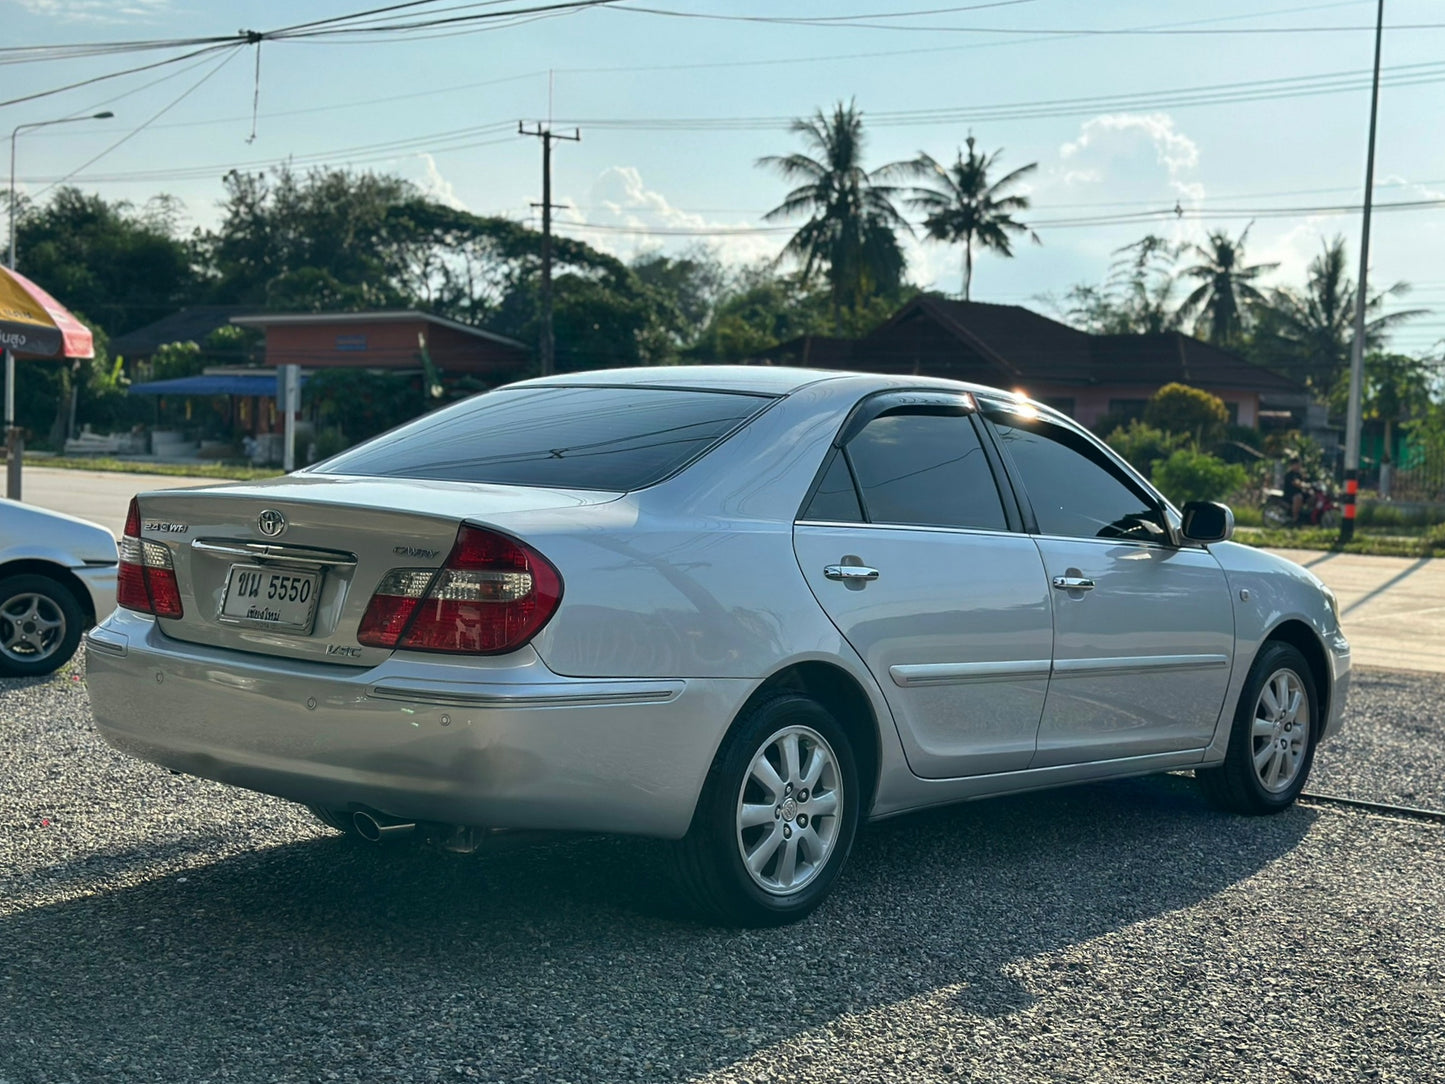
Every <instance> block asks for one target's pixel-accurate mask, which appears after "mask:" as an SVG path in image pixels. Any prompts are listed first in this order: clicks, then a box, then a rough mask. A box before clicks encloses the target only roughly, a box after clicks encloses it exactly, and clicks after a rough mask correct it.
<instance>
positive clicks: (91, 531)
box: [0, 499, 116, 677]
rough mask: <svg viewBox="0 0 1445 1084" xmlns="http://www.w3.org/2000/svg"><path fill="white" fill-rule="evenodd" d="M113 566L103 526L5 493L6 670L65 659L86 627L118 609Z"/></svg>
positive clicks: (38, 670)
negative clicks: (15, 498) (24, 501)
mask: <svg viewBox="0 0 1445 1084" xmlns="http://www.w3.org/2000/svg"><path fill="white" fill-rule="evenodd" d="M115 572H116V547H115V539H114V538H113V537H112V536H111V533H110V532H109V531H107V530H106V529H105V528H104V527H101V526H100V525H99V524H95V523H89V522H87V521H85V520H83V519H76V518H75V517H73V516H66V515H62V514H61V513H59V512H49V511H46V510H45V509H43V508H35V507H33V506H31V505H28V504H21V503H20V502H18V501H11V500H3V499H0V676H9V677H34V676H36V675H39V674H48V673H51V672H52V671H54V670H57V669H59V668H60V667H61V666H63V665H65V663H66V662H67V661H69V659H70V657H71V656H72V655H74V654H75V649H76V648H77V647H78V646H80V634H81V632H82V631H83V630H84V629H85V627H86V626H88V625H93V624H95V622H96V619H97V618H103V617H105V616H106V615H107V614H108V613H110V611H111V610H112V609H114V607H115Z"/></svg>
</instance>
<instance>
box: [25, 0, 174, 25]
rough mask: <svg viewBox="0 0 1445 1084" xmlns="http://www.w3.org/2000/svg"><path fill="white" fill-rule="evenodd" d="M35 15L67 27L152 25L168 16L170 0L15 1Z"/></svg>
mask: <svg viewBox="0 0 1445 1084" xmlns="http://www.w3.org/2000/svg"><path fill="white" fill-rule="evenodd" d="M15 2H16V3H18V4H19V5H20V6H21V7H23V8H24V9H25V10H26V11H28V12H30V13H31V14H32V15H43V16H47V17H49V18H52V19H58V20H60V21H61V22H66V23H81V22H85V23H128V22H136V21H142V22H144V21H149V20H153V19H155V17H156V16H158V15H160V14H162V13H163V12H165V11H166V10H167V9H168V8H169V7H170V6H171V5H170V0H124V2H121V3H117V2H116V0H15Z"/></svg>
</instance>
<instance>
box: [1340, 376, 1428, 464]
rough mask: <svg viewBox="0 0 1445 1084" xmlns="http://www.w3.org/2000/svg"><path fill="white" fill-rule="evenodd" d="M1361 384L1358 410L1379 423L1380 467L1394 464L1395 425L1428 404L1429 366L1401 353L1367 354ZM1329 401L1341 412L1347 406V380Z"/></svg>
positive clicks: (1415, 415) (1417, 414) (1405, 420)
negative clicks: (1381, 438)
mask: <svg viewBox="0 0 1445 1084" xmlns="http://www.w3.org/2000/svg"><path fill="white" fill-rule="evenodd" d="M1363 376H1364V387H1363V388H1362V391H1363V393H1364V394H1363V401H1362V404H1361V405H1362V406H1363V407H1364V410H1363V411H1362V412H1361V413H1362V415H1363V417H1364V418H1366V419H1367V420H1370V421H1378V422H1380V423H1382V424H1383V426H1384V429H1385V433H1384V437H1385V442H1384V450H1383V452H1382V453H1381V456H1380V463H1381V465H1382V466H1391V465H1393V464H1394V446H1395V426H1397V425H1399V424H1400V423H1401V422H1405V423H1409V422H1410V421H1411V420H1412V419H1414V418H1416V417H1419V416H1422V415H1424V414H1425V413H1426V412H1427V411H1428V410H1429V407H1430V380H1431V376H1432V372H1431V367H1430V366H1429V365H1428V364H1427V363H1425V362H1424V361H1422V360H1420V359H1419V358H1412V357H1409V356H1407V355H1405V354H1367V355H1365V362H1364V373H1363ZM1337 388H1338V394H1337V395H1336V396H1334V397H1333V401H1334V402H1337V403H1339V404H1340V410H1341V413H1343V412H1344V409H1345V408H1346V407H1347V406H1348V402H1347V400H1348V396H1349V381H1348V379H1346V380H1343V381H1341V382H1340V384H1339V385H1337Z"/></svg>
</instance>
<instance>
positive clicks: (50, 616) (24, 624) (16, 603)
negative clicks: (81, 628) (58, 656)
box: [0, 592, 66, 663]
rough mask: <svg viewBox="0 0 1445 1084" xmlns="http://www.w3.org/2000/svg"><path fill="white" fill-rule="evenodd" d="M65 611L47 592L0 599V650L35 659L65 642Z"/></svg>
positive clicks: (23, 660)
mask: <svg viewBox="0 0 1445 1084" xmlns="http://www.w3.org/2000/svg"><path fill="white" fill-rule="evenodd" d="M65 633H66V628H65V612H64V611H63V610H61V608H60V607H59V606H58V605H57V604H56V602H55V600H54V599H52V598H50V597H49V596H48V595H42V594H39V593H37V592H26V593H23V594H18V595H12V596H10V598H8V599H6V600H5V601H4V602H3V603H0V654H3V655H4V657H5V658H7V659H11V660H13V661H15V662H20V663H36V662H39V661H40V660H41V659H44V658H46V657H48V656H49V655H51V654H53V653H54V652H55V650H56V649H57V648H58V647H59V646H60V645H61V644H62V643H64V642H65Z"/></svg>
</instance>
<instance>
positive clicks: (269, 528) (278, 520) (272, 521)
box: [256, 508, 286, 538]
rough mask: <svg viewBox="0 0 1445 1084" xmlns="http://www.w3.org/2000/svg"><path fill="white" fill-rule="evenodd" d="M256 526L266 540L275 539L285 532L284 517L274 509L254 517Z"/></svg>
mask: <svg viewBox="0 0 1445 1084" xmlns="http://www.w3.org/2000/svg"><path fill="white" fill-rule="evenodd" d="M256 526H257V527H259V528H260V529H261V533H262V534H264V535H266V536H267V537H268V538H275V537H276V536H277V535H278V534H280V533H281V532H282V531H284V530H286V517H285V516H283V515H282V514H281V513H280V512H278V511H276V509H274V508H268V509H266V510H265V511H264V512H262V513H261V514H260V515H259V516H257V517H256Z"/></svg>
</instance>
